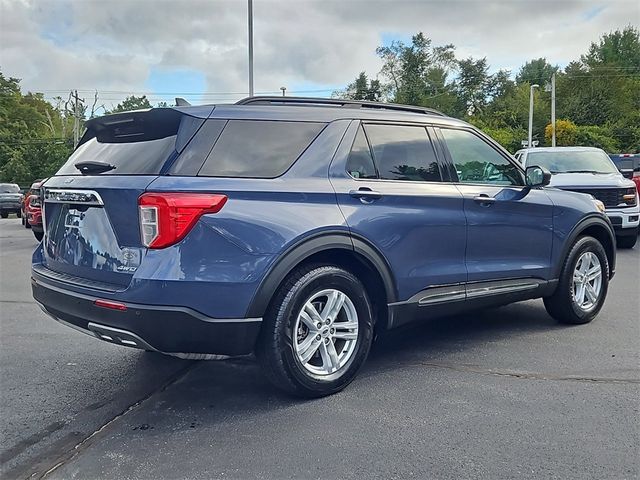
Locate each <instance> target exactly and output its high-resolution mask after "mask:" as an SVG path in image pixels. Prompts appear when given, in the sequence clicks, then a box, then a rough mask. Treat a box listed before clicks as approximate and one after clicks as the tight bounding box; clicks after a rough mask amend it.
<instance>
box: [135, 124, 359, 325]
mask: <svg viewBox="0 0 640 480" xmlns="http://www.w3.org/2000/svg"><path fill="white" fill-rule="evenodd" d="M348 124H349V121H347V120H345V121H342V120H340V121H336V122H333V123H330V124H329V125H327V127H326V128H325V129H324V130H323V131H322V133H321V134H320V135H319V136H318V137H317V138H316V140H315V141H314V142H313V143H312V144H311V146H310V147H308V148H307V150H306V151H305V152H304V153H303V154H302V155H301V156H300V158H299V159H298V161H297V162H296V163H295V164H294V165H293V166H292V167H291V168H290V169H289V171H287V172H286V173H285V174H284V175H282V176H281V177H278V178H275V179H252V178H221V177H181V176H161V177H158V178H157V179H156V180H155V181H154V182H153V183H151V185H149V187H148V188H147V190H148V191H157V192H162V191H185V192H208V193H223V194H225V195H227V197H228V201H227V203H226V204H225V206H224V208H223V209H222V210H221V211H220V212H218V213H216V214H213V215H205V216H203V217H202V218H201V220H200V222H199V223H198V225H197V226H196V228H194V230H193V231H192V232H190V233H189V235H188V236H187V237H186V238H185V240H184V241H183V242H181V243H180V244H178V245H175V246H173V247H170V248H167V249H163V250H158V251H149V254H148V255H147V257H146V258H145V262H144V268H142V269H141V271H139V272H138V273H137V274H136V278H139V277H141V276H142V277H147V278H149V277H151V276H155V277H156V278H161V277H165V278H172V277H174V278H176V279H179V280H180V281H181V282H187V283H191V284H192V286H194V283H195V285H196V286H197V288H195V291H198V292H200V294H199V296H200V298H194V296H193V295H191V294H189V301H190V302H191V305H190V306H192V308H196V309H197V310H200V311H202V312H203V313H205V314H207V315H210V316H216V317H222V318H225V317H227V318H228V317H233V316H236V317H241V316H244V315H245V314H246V312H247V310H248V307H249V304H250V301H251V298H252V297H253V295H254V294H255V292H256V291H257V289H258V287H259V285H260V283H261V281H262V280H263V278H264V277H265V276H266V275H267V273H268V272H269V271H270V269H271V268H272V266H273V265H274V263H275V262H276V260H277V259H278V258H279V257H280V255H282V253H283V252H285V251H286V250H287V249H288V248H289V247H291V246H292V245H295V244H298V243H300V242H302V241H304V239H305V238H307V237H312V236H315V235H317V234H319V233H322V232H325V231H326V232H329V231H331V232H336V231H344V232H348V228H347V226H346V224H345V219H344V216H343V215H342V213H341V212H340V209H339V208H338V206H337V203H336V195H335V193H334V191H333V188H332V187H331V184H330V183H329V179H328V168H329V163H330V161H331V159H332V157H333V154H334V153H335V150H336V148H337V146H338V143H339V142H340V140H341V139H342V136H343V135H344V132H345V130H346V128H347V126H348ZM198 235H201V236H202V235H205V236H206V238H208V239H209V240H208V241H197V236H198ZM211 235H214V236H215V238H217V239H218V240H220V241H223V240H224V241H225V243H226V246H225V247H224V248H221V247H220V246H219V244H218V243H217V242H215V243H214V244H212V243H211V241H212V239H213V238H214V237H212V236H211ZM207 289H208V290H207ZM204 292H208V294H206V293H205V294H204V296H203V295H202V294H203V293H204ZM213 298H215V299H216V301H212V299H213ZM193 302H195V303H196V305H198V306H199V308H198V307H197V306H194V305H193Z"/></svg>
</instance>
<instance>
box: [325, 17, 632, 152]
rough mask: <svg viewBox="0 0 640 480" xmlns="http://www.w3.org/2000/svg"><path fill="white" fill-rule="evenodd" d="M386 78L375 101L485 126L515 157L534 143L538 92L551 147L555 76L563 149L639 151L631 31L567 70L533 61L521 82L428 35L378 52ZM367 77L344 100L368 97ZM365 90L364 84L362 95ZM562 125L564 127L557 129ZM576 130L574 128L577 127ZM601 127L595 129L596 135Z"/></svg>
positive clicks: (541, 133) (606, 40)
mask: <svg viewBox="0 0 640 480" xmlns="http://www.w3.org/2000/svg"><path fill="white" fill-rule="evenodd" d="M376 51H377V53H378V55H379V56H380V58H381V59H382V62H383V64H382V69H381V70H380V72H379V76H380V78H381V79H382V81H381V83H380V88H379V89H376V91H379V92H381V95H380V96H379V97H377V98H376V99H380V100H386V101H392V102H396V103H405V104H409V105H420V106H425V107H431V108H436V109H438V110H440V111H442V112H444V113H446V114H448V115H451V116H454V117H459V118H463V119H465V120H467V121H469V122H471V123H473V124H475V125H478V126H481V128H482V129H483V130H485V131H486V132H487V133H489V134H490V135H492V136H494V138H496V139H497V140H498V141H499V142H500V143H501V144H502V145H504V146H505V147H506V148H507V149H509V150H510V151H512V152H513V151H514V150H517V149H518V148H520V147H521V142H522V141H523V140H525V139H526V138H527V129H528V122H529V92H530V87H531V85H533V84H537V85H539V86H540V88H537V89H535V90H534V107H533V110H534V116H533V126H532V130H533V138H534V139H536V140H539V141H540V144H541V145H544V144H546V145H550V144H551V134H550V132H549V133H548V134H547V132H546V131H545V127H546V126H547V125H548V124H549V121H550V111H551V94H550V92H547V91H546V89H545V87H546V86H547V85H548V84H549V83H550V82H551V77H552V75H553V74H555V75H556V113H557V115H558V116H559V117H562V118H566V119H569V120H570V123H569V124H565V127H566V128H563V127H559V131H558V135H559V136H561V137H562V138H561V139H560V138H559V139H558V145H576V144H582V145H596V146H601V147H602V148H604V149H606V150H609V151H610V152H615V151H622V152H628V153H634V152H640V35H639V32H638V29H637V28H635V27H631V26H629V27H626V28H625V29H623V30H622V31H619V30H616V31H615V32H611V33H608V34H605V35H603V36H602V37H601V38H600V40H599V41H598V42H594V43H592V44H591V45H590V47H589V49H588V51H587V52H586V53H585V54H584V55H582V56H581V57H580V59H578V60H575V61H573V62H571V63H569V64H568V65H567V67H566V68H565V69H564V70H560V69H559V68H558V67H557V66H554V65H551V64H550V63H549V62H548V61H547V60H546V59H545V58H537V59H533V60H530V61H528V62H526V63H525V64H524V65H523V66H522V67H521V68H520V69H519V71H518V73H517V74H516V77H515V81H513V80H512V79H511V74H510V72H508V71H498V72H496V73H494V74H492V75H491V74H489V72H490V71H491V68H490V65H489V64H488V62H487V59H486V58H481V59H474V58H466V59H462V60H458V59H456V57H455V47H454V46H453V45H444V46H434V45H432V42H431V40H430V39H429V38H428V37H426V36H425V35H424V34H423V33H418V34H416V35H414V36H413V38H412V39H411V44H410V45H405V44H404V43H403V42H392V43H391V45H389V46H383V47H379V48H378V49H377V50H376ZM366 79H367V76H366V73H364V72H363V73H362V74H361V75H360V76H359V77H358V78H357V79H356V81H354V82H353V83H351V84H350V85H349V87H348V88H347V90H346V91H345V92H338V93H337V95H338V96H347V97H348V98H358V97H356V96H351V97H349V95H353V94H352V93H350V92H358V91H361V90H362V89H364V90H366V89H367V88H370V87H367V85H366V83H365V82H364V81H365V80H366ZM358 85H361V87H360V90H359V87H358ZM558 124H559V125H562V123H561V122H558ZM572 125H573V126H572ZM591 127H595V128H591Z"/></svg>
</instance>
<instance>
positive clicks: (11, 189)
mask: <svg viewBox="0 0 640 480" xmlns="http://www.w3.org/2000/svg"><path fill="white" fill-rule="evenodd" d="M0 193H20V187H19V186H18V185H16V184H15V183H0Z"/></svg>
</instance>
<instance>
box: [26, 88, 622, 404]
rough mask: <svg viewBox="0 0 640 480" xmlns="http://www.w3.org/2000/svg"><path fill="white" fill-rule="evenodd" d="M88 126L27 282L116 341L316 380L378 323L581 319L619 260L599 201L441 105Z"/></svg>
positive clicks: (330, 377) (328, 385) (158, 112)
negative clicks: (487, 313) (490, 311)
mask: <svg viewBox="0 0 640 480" xmlns="http://www.w3.org/2000/svg"><path fill="white" fill-rule="evenodd" d="M86 126H87V131H86V133H85V134H84V136H83V137H82V139H81V142H80V145H79V146H78V148H77V149H76V150H75V151H74V153H73V154H72V155H71V157H70V158H69V160H68V161H67V162H66V163H65V164H64V165H63V166H62V167H61V169H60V170H59V171H58V173H57V174H56V175H55V176H53V177H52V178H50V179H49V180H48V181H47V182H46V184H45V185H44V188H43V189H42V194H41V195H42V197H43V198H42V200H43V205H44V226H45V236H44V240H43V242H42V243H41V244H40V246H39V247H38V249H37V250H36V251H35V253H34V255H33V265H32V287H33V295H34V298H35V299H36V301H37V302H38V303H39V304H40V305H41V306H42V309H43V310H44V311H45V312H46V313H47V314H49V315H50V316H51V317H53V318H54V319H55V320H57V321H59V322H62V323H64V324H66V325H68V326H70V327H73V328H75V329H78V330H80V331H82V332H85V333H88V334H90V335H92V336H95V337H96V338H98V339H101V340H104V341H107V342H112V343H115V344H118V345H125V346H130V347H136V348H141V349H145V350H150V351H159V352H163V353H167V354H172V355H178V356H183V357H187V358H201V357H205V356H207V355H210V354H217V355H242V354H249V353H252V352H255V354H256V355H257V356H258V358H259V359H260V361H261V362H262V363H263V364H264V367H265V371H266V373H267V375H268V376H269V378H270V379H271V380H272V381H273V382H274V383H275V384H276V385H277V386H279V387H280V388H282V389H284V390H286V391H288V392H291V393H294V394H297V395H301V396H307V397H313V396H322V395H327V394H331V393H334V392H337V391H339V390H341V389H342V388H344V387H345V386H346V385H347V384H348V383H349V382H350V381H351V380H352V379H353V378H354V376H355V375H356V373H357V372H358V370H359V369H360V367H361V366H362V365H363V363H364V361H365V359H366V357H367V355H368V353H369V348H370V346H371V343H372V340H373V338H374V336H375V335H376V333H378V332H382V331H384V330H387V329H392V328H396V327H398V326H401V325H404V324H406V323H408V322H411V321H413V320H416V319H421V318H429V317H434V316H442V315H449V314H454V313H458V312H462V311H468V310H473V309H478V308H484V307H489V306H496V305H503V304H507V303H511V302H516V301H520V300H527V299H532V298H540V297H541V298H544V303H545V306H546V308H547V310H548V312H549V313H550V314H551V315H552V316H553V317H554V318H556V319H557V320H559V321H561V322H566V323H573V324H578V323H587V322H589V321H591V320H592V319H593V318H594V317H595V316H596V315H597V314H598V312H599V310H600V309H601V307H602V305H603V303H604V301H605V297H606V295H607V288H608V284H609V280H610V279H611V278H612V276H613V274H614V269H615V235H614V231H613V228H612V226H611V223H610V222H609V220H608V219H607V217H606V216H605V215H604V214H603V210H604V206H603V205H602V203H601V202H600V201H598V200H596V199H594V198H593V197H592V196H590V195H587V194H581V193H574V192H568V191H563V190H556V189H550V188H544V186H545V185H547V184H548V182H549V179H550V174H549V172H548V171H546V170H545V169H544V168H541V167H537V166H530V167H528V168H527V169H526V170H523V169H522V168H521V167H520V166H519V165H518V163H517V162H515V161H514V159H513V158H512V157H511V156H510V155H509V153H508V152H506V151H505V150H504V149H503V148H501V147H500V146H499V145H498V144H497V143H496V142H494V141H493V140H491V139H490V138H488V137H487V136H486V135H483V134H482V133H481V132H479V131H478V130H477V129H475V128H474V127H472V126H471V125H469V124H467V123H464V122H462V121H459V120H455V119H452V118H448V117H446V116H444V115H442V114H440V113H439V112H436V111H432V110H428V109H424V108H417V107H408V106H401V105H391V104H380V103H367V102H355V101H344V100H324V99H315V98H314V99H304V98H282V97H251V98H248V99H245V100H242V101H240V102H238V104H235V105H216V106H180V107H173V108H158V109H151V110H147V111H134V112H127V113H118V114H114V115H108V116H104V117H101V118H95V119H91V120H89V121H88V122H87V124H86Z"/></svg>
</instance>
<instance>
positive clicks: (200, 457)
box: [0, 218, 640, 479]
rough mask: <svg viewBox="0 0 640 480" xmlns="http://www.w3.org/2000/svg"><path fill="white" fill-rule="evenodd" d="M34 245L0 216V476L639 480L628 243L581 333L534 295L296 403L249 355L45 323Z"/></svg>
mask: <svg viewBox="0 0 640 480" xmlns="http://www.w3.org/2000/svg"><path fill="white" fill-rule="evenodd" d="M35 247H36V241H35V239H34V238H33V235H32V234H31V232H30V231H29V230H26V229H24V228H23V227H21V225H20V221H19V220H16V219H15V218H13V219H3V220H1V221H0V402H1V403H0V475H1V476H2V478H27V477H32V476H33V477H34V478H42V477H44V478H51V479H54V478H56V479H58V478H60V479H69V478H77V479H95V478H119V479H120V478H122V479H125V478H126V479H152V478H153V479H157V478H170V479H177V478H189V479H210V478H239V479H253V478H256V479H262V478H320V479H325V478H327V479H335V478H340V479H350V478H443V479H444V478H456V479H459V478H492V479H500V478H505V479H506V478H516V477H518V478H562V479H568V478H576V479H578V478H579V479H584V478H593V479H632V478H639V477H640V460H639V459H640V411H639V410H640V315H639V313H638V312H639V311H640V295H639V290H640V287H639V277H640V248H636V249H634V250H631V251H624V250H620V251H619V252H618V268H617V274H616V277H615V278H614V280H613V282H612V284H611V288H610V291H609V298H608V300H607V302H606V304H605V307H604V309H603V311H602V312H601V313H600V315H599V316H598V318H597V319H596V320H595V321H594V322H592V323H591V324H589V325H584V326H564V325H558V324H557V323H556V322H555V321H553V320H552V319H551V318H550V317H549V316H548V315H547V314H546V312H545V310H544V307H543V305H542V301H539V300H537V301H530V302H522V303H518V304H514V305H510V306H507V307H502V308H498V309H492V310H486V311H483V312H475V313H472V314H467V315H463V316H457V317H451V318H446V319H440V320H434V321H429V322H427V323H423V324H420V325H418V326H415V327H412V328H409V329H404V330H402V331H397V332H392V333H390V334H388V335H386V336H384V337H383V338H381V339H380V340H379V341H378V342H377V343H376V344H375V346H374V349H373V351H372V353H371V356H370V357H369V360H368V362H367V364H366V366H365V367H364V368H363V370H362V371H361V373H360V375H359V376H358V378H357V379H356V380H355V381H354V382H353V383H352V384H351V385H350V386H349V387H348V388H347V389H346V390H345V391H343V392H341V393H339V394H337V395H334V396H332V397H328V398H324V399H320V400H312V401H310V400H307V401H302V400H298V399H293V398H291V397H288V396H286V395H284V394H282V393H280V392H279V391H277V390H275V389H274V388H273V387H272V386H271V385H270V384H268V383H267V381H266V379H265V378H264V376H263V375H262V374H261V372H260V369H259V367H258V366H257V365H256V364H255V362H254V361H253V360H252V359H251V358H242V359H232V360H225V361H208V362H188V361H183V360H179V359H174V358H170V357H164V356H161V355H158V354H151V353H145V352H140V351H137V350H132V349H126V348H123V347H117V346H114V345H111V344H107V343H102V342H99V341H98V340H95V339H93V338H91V337H89V336H87V335H83V334H81V333H79V332H76V331H74V330H71V329H69V328H67V327H64V326H62V325H59V324H57V323H56V322H54V321H53V320H51V319H50V318H48V317H47V316H46V315H44V314H43V313H42V312H41V311H40V309H39V308H38V306H37V305H36V304H35V303H33V301H32V299H31V292H30V286H29V261H30V255H31V252H32V251H33V249H34V248H35Z"/></svg>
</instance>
